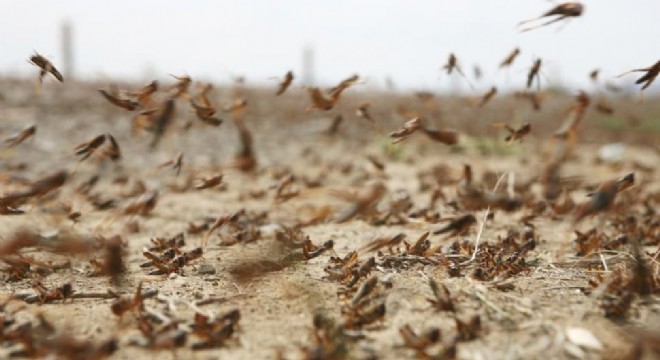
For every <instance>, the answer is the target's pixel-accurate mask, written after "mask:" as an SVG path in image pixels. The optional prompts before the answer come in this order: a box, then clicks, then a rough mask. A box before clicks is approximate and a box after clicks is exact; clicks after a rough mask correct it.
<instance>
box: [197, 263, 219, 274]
mask: <svg viewBox="0 0 660 360" xmlns="http://www.w3.org/2000/svg"><path fill="white" fill-rule="evenodd" d="M197 274H199V275H212V274H215V268H214V267H213V265H209V264H202V265H199V266H198V267H197Z"/></svg>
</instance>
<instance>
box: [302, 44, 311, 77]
mask: <svg viewBox="0 0 660 360" xmlns="http://www.w3.org/2000/svg"><path fill="white" fill-rule="evenodd" d="M301 75H302V76H301V79H302V83H303V84H305V85H314V49H313V48H312V47H311V46H309V45H307V46H305V47H304V48H303V53H302V74H301Z"/></svg>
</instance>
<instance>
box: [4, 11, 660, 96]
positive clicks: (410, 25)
mask: <svg viewBox="0 0 660 360" xmlns="http://www.w3.org/2000/svg"><path fill="white" fill-rule="evenodd" d="M583 3H584V5H585V13H584V14H583V16H582V17H580V18H577V19H573V20H571V21H570V23H568V24H567V25H565V26H563V27H562V25H553V26H550V27H545V28H542V29H539V30H536V31H533V32H529V33H519V32H518V31H517V30H516V29H515V25H516V24H517V23H518V22H519V21H521V20H523V19H526V18H531V17H533V16H536V15H540V14H541V13H543V12H545V11H546V10H548V9H549V8H551V7H552V6H554V4H553V3H552V2H550V1H543V0H436V1H421V0H420V1H418V0H399V1H393V0H392V1H391V0H369V1H367V0H364V1H361V0H332V1H315V0H280V1H257V0H234V1H213V0H205V1H163V0H148V1H143V0H141V1H128V0H112V1H102V0H94V1H80V0H67V1H52V0H48V1H47V0H43V1H37V0H20V1H8V0H0V4H2V6H1V8H2V22H0V54H2V56H0V72H2V73H14V74H21V75H32V74H34V73H35V69H33V68H32V67H31V66H30V65H29V64H27V63H26V58H28V57H29V55H30V54H31V53H32V52H33V50H37V51H39V52H40V53H42V54H43V55H46V56H47V57H49V58H50V59H51V60H52V61H53V62H54V63H55V64H56V65H57V64H61V61H62V54H61V51H60V45H59V40H58V37H59V28H60V24H61V23H62V21H63V20H64V19H69V20H70V21H71V23H72V25H73V27H74V48H75V65H76V67H75V68H76V71H77V75H80V76H81V77H84V78H92V79H104V78H105V77H107V78H113V77H123V78H135V79H137V80H144V76H145V73H146V71H147V69H149V68H151V69H153V72H152V73H151V74H150V76H155V77H157V78H163V77H165V76H167V74H169V73H173V74H183V73H187V74H189V75H191V76H192V77H193V78H204V79H207V80H215V81H228V80H229V79H230V78H231V76H232V75H245V76H246V78H247V80H248V82H262V83H263V82H267V81H268V80H267V79H268V78H269V77H271V76H281V75H283V74H284V73H285V72H286V71H287V70H289V69H292V70H294V72H295V73H297V74H298V73H300V69H301V59H302V49H303V47H304V46H305V45H309V46H311V47H312V48H313V49H314V54H315V70H316V72H315V75H316V79H317V80H318V81H319V82H322V83H334V82H336V81H338V80H339V79H341V78H343V77H346V76H347V75H351V74H352V73H355V72H357V73H359V74H361V75H365V76H368V77H369V79H370V83H371V84H373V85H377V86H382V85H383V84H384V79H385V77H387V76H390V77H391V78H392V79H393V81H394V83H395V84H396V85H397V86H399V87H402V88H423V89H443V88H446V86H448V84H449V83H451V81H449V80H448V79H447V78H446V77H444V76H439V67H440V66H442V64H443V63H444V62H445V61H446V58H447V56H448V54H449V53H450V52H454V53H456V55H457V56H458V58H459V61H460V63H461V64H462V66H463V68H464V69H465V71H466V72H468V73H469V74H470V75H471V74H472V71H471V70H472V65H473V64H479V65H480V66H481V67H482V69H483V70H484V73H485V74H484V75H485V76H484V79H483V80H482V82H481V83H479V87H480V88H486V87H489V86H490V85H499V86H507V85H508V86H520V85H521V84H522V83H523V82H524V77H525V72H526V70H527V68H528V67H529V66H530V65H531V63H532V61H533V60H534V58H535V57H541V58H542V59H543V60H544V64H545V71H544V73H545V75H546V76H547V77H548V79H549V81H562V82H564V83H567V84H569V85H573V86H578V87H587V86H588V79H587V74H588V72H589V71H590V70H592V69H593V68H596V67H599V68H601V69H602V72H601V74H602V76H603V77H604V78H611V77H613V76H614V75H617V74H619V73H621V72H623V71H625V70H628V69H631V68H634V67H645V66H648V65H651V64H652V63H654V62H656V61H657V60H658V59H659V58H660V40H658V39H660V26H659V25H658V24H659V20H658V19H659V17H660V0H630V1H623V0H590V1H584V2H583ZM560 27H561V29H559V30H558V28H560ZM516 46H519V47H520V48H521V49H522V54H521V56H520V57H519V58H518V59H517V61H516V63H515V64H514V68H513V69H512V70H511V71H510V72H508V73H507V72H506V71H500V72H497V71H496V70H497V64H498V63H499V62H500V61H501V60H502V58H503V57H504V56H505V55H506V54H507V53H508V52H509V51H510V50H511V49H512V48H514V47H516ZM65 76H66V74H65ZM633 80H634V77H629V78H625V79H619V82H620V83H623V84H630V83H631V82H632V81H633ZM454 82H456V80H454Z"/></svg>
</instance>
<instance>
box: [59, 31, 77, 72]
mask: <svg viewBox="0 0 660 360" xmlns="http://www.w3.org/2000/svg"><path fill="white" fill-rule="evenodd" d="M60 45H61V46H62V69H63V70H64V77H66V78H73V77H74V68H73V30H72V27H71V23H70V22H69V20H64V21H63V22H62V25H61V27H60Z"/></svg>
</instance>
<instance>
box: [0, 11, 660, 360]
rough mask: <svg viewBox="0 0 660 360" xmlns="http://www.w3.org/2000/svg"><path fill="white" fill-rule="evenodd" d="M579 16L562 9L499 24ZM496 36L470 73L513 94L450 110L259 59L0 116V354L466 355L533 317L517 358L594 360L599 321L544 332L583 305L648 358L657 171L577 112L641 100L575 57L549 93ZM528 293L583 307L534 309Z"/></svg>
mask: <svg viewBox="0 0 660 360" xmlns="http://www.w3.org/2000/svg"><path fill="white" fill-rule="evenodd" d="M583 14H585V7H584V5H582V4H581V3H576V2H570V3H562V4H558V5H556V6H555V7H554V8H552V9H550V10H548V11H546V12H545V13H542V15H541V16H540V17H538V18H535V19H531V20H526V21H523V22H521V23H520V24H519V26H526V25H528V24H530V23H532V22H536V21H544V20H543V19H548V18H551V17H552V19H548V21H547V22H545V23H541V24H538V25H534V26H531V27H526V28H523V29H522V31H523V32H528V31H530V30H533V29H537V28H540V27H543V26H546V25H550V24H553V23H556V22H559V21H565V20H570V19H572V18H577V17H580V16H582V15H583ZM521 36H533V33H532V34H525V35H521ZM507 50H510V49H503V51H502V54H501V55H506V56H503V57H502V58H498V59H495V60H496V61H498V60H499V62H494V63H493V66H492V67H493V69H492V70H494V71H498V70H499V71H502V69H503V71H508V70H509V69H513V71H512V72H511V75H513V76H516V78H515V80H512V81H513V82H515V85H514V87H515V90H514V91H510V92H509V91H507V90H506V89H502V88H500V89H498V87H496V86H492V84H488V85H487V86H486V87H483V88H482V90H481V91H478V92H475V93H476V94H477V95H475V96H456V99H453V100H452V101H453V103H452V102H450V101H449V100H447V101H446V102H445V98H443V97H439V96H436V94H434V93H433V92H429V91H419V92H416V93H414V94H413V95H412V96H410V95H408V94H396V95H387V96H386V98H385V99H382V98H380V97H381V96H382V95H374V94H372V93H370V92H368V91H365V87H364V86H363V85H364V84H366V83H367V82H368V81H369V79H368V78H366V77H365V76H362V75H360V74H351V73H349V74H347V76H345V77H343V78H338V79H336V81H335V82H334V83H333V84H331V86H321V85H309V84H306V85H303V84H301V83H300V82H299V79H298V77H297V76H296V75H295V73H294V71H293V70H288V69H282V71H281V73H279V74H278V76H274V77H273V79H275V80H277V83H272V84H271V85H268V87H267V88H266V89H263V88H261V89H256V88H255V89H253V88H250V87H248V86H246V80H245V78H242V77H236V78H235V79H234V82H233V84H231V85H230V86H226V87H222V86H215V85H214V84H211V83H208V82H206V81H198V79H196V77H195V76H193V75H194V74H191V75H188V74H178V75H171V76H164V77H163V78H162V79H157V80H153V81H150V82H149V83H147V84H145V85H142V86H140V85H130V84H128V85H127V84H115V83H111V82H110V83H108V82H105V83H103V84H102V85H101V86H97V84H94V86H96V87H98V88H91V87H90V86H89V84H84V85H80V84H77V85H75V86H78V87H79V89H83V90H82V91H84V95H82V97H81V99H77V100H76V103H75V104H74V105H73V106H74V108H75V107H77V106H78V105H80V104H86V105H85V106H80V109H74V110H72V111H74V112H76V111H83V112H85V116H87V115H89V116H90V118H91V116H92V115H94V114H95V113H105V114H110V115H108V117H109V118H111V119H112V121H113V123H112V124H110V123H108V122H106V123H102V124H89V123H85V126H82V125H81V126H80V127H79V128H76V130H75V131H69V132H67V135H66V136H61V134H58V131H64V130H58V128H57V126H55V127H54V125H53V122H54V121H51V119H49V121H51V122H50V123H48V124H46V123H45V122H44V121H39V120H38V119H37V121H35V122H22V123H20V126H19V125H16V126H15V127H14V128H12V126H14V125H15V124H14V123H12V122H8V123H7V125H5V124H4V123H3V124H2V125H1V127H0V135H1V136H3V145H2V149H1V150H2V151H1V152H0V159H2V161H3V162H2V163H0V182H1V183H2V185H3V186H2V189H0V221H2V222H0V224H2V227H3V231H2V232H0V276H2V278H3V280H4V283H5V284H6V285H5V286H4V291H3V292H2V293H1V294H0V318H1V319H2V321H1V322H0V339H1V340H2V344H3V346H2V349H0V351H1V352H0V357H12V358H57V359H60V358H61V359H102V358H112V357H114V356H118V357H119V358H123V357H132V356H136V357H138V358H140V357H149V356H161V355H159V353H161V352H164V353H166V354H167V353H172V354H173V356H175V357H180V358H189V357H200V356H201V357H208V356H210V357H216V356H218V354H220V355H222V357H234V356H235V357H245V358H277V359H290V358H292V359H352V358H369V359H378V358H416V359H456V358H483V357H484V354H485V353H483V352H481V353H480V352H479V350H474V349H475V347H476V348H479V347H484V348H488V346H492V347H493V349H499V350H497V351H500V352H498V353H497V354H505V353H504V352H501V350H502V348H501V347H498V346H505V345H502V344H500V343H503V342H502V341H498V339H500V338H499V336H503V334H505V335H506V336H507V339H509V336H510V332H511V331H514V330H512V329H523V330H524V331H525V332H527V331H532V330H530V329H532V328H534V329H536V328H538V327H541V328H542V329H540V330H538V331H537V330H534V331H535V332H534V333H533V334H532V335H529V334H522V335H519V336H528V335H529V336H533V337H534V339H535V340H537V339H536V337H538V338H539V339H542V341H543V343H542V345H543V346H541V347H542V349H541V350H538V349H537V350H535V351H537V352H536V353H534V354H536V355H535V356H538V357H544V356H547V357H549V358H552V357H556V356H561V355H565V354H569V355H570V356H571V357H575V358H593V357H597V355H598V354H600V353H601V352H602V351H603V349H604V343H605V341H604V340H601V339H600V338H599V336H600V335H599V333H598V332H596V331H591V330H589V328H587V327H586V325H584V327H583V326H582V325H580V326H579V327H576V326H573V325H570V326H569V325H565V323H579V324H582V323H581V321H582V320H583V315H584V317H585V318H586V317H587V316H586V315H588V317H590V318H591V319H599V321H608V322H607V324H609V325H607V326H609V327H610V328H613V327H614V328H616V329H619V330H620V328H618V327H617V326H618V325H614V324H615V323H614V322H611V323H610V322H609V319H612V320H616V321H617V323H618V324H622V323H623V324H628V325H627V327H626V331H627V332H629V333H630V334H633V335H634V338H632V339H627V340H626V341H628V343H629V344H630V350H629V353H630V354H631V355H630V357H628V358H636V357H635V356H642V355H644V354H646V355H648V354H650V355H649V356H654V355H659V354H660V350H659V349H658V346H657V344H658V343H659V342H660V332H659V331H660V330H659V329H657V328H653V327H652V326H649V327H643V326H639V324H640V323H643V322H644V320H640V319H642V318H643V319H651V318H653V317H652V316H653V314H652V313H653V311H652V310H651V309H652V307H649V304H656V305H657V300H658V296H660V220H659V216H658V215H659V214H660V188H659V187H658V185H659V183H658V180H657V179H658V176H660V173H659V170H658V167H657V166H655V165H653V164H649V163H648V162H644V161H642V160H640V161H638V160H637V159H635V160H630V161H629V159H628V160H622V159H618V158H617V156H620V155H619V153H618V152H616V151H617V150H616V149H617V148H616V147H614V149H615V150H611V148H607V147H605V148H604V149H605V150H602V151H601V152H603V153H604V154H605V155H601V153H600V152H599V154H598V155H593V154H592V153H593V151H590V149H591V148H592V147H593V144H591V143H588V141H591V142H594V141H593V139H594V136H592V134H594V133H596V134H603V133H605V132H604V130H602V129H599V128H598V126H597V125H596V124H595V120H594V119H598V118H596V116H603V117H605V116H615V115H616V116H621V117H628V118H635V117H636V116H637V117H639V116H641V115H635V112H634V108H633V109H632V110H631V108H632V107H631V106H630V104H627V105H628V106H624V105H620V104H623V103H624V100H620V99H619V100H617V99H616V98H615V97H614V96H611V97H609V98H608V96H610V94H611V93H614V90H612V88H611V86H609V85H607V84H614V80H613V79H609V80H606V81H608V82H607V83H605V85H602V86H601V82H600V81H601V80H600V79H602V78H603V77H604V76H603V75H602V73H601V71H600V70H598V69H597V70H594V71H592V72H591V73H589V74H585V75H588V77H589V78H590V79H591V80H592V82H593V84H594V86H597V87H598V89H597V91H596V92H593V93H589V92H586V91H577V92H575V94H572V95H571V96H558V95H555V94H554V93H552V92H551V91H547V89H546V88H545V87H546V81H542V80H543V78H544V76H545V74H544V64H545V63H544V61H543V59H542V58H541V57H536V56H535V57H534V58H532V57H531V54H526V53H525V49H522V48H520V47H515V48H514V49H512V50H510V51H509V52H508V53H506V51H507ZM525 56H529V57H527V58H526V59H525V58H524V57H525ZM498 57H499V55H498ZM459 58H460V61H459ZM468 60H469V59H467V58H465V57H463V56H461V54H458V53H454V52H451V53H449V54H448V55H447V58H446V61H444V63H443V64H439V66H440V68H439V73H440V78H439V80H438V81H445V77H449V76H457V75H456V74H458V76H460V77H462V78H463V79H464V80H465V81H466V82H467V83H468V84H469V85H470V87H471V88H473V90H474V85H473V82H472V81H474V84H476V83H478V82H481V81H484V78H486V77H485V75H484V74H485V73H487V71H488V68H487V67H485V66H483V67H482V66H477V67H475V68H474V69H475V74H474V77H471V76H470V72H467V73H466V72H465V71H464V69H469V68H464V67H463V66H465V65H466V64H468ZM29 62H30V63H31V64H32V65H34V66H35V67H36V68H37V71H38V76H37V81H36V84H37V88H36V96H38V97H44V98H37V99H38V100H37V101H40V103H39V109H40V110H39V111H40V114H41V112H43V111H45V112H48V111H49V107H52V109H56V108H57V107H58V106H66V107H71V106H72V105H71V104H68V103H67V104H59V103H57V102H59V101H61V102H64V101H69V100H62V98H61V97H52V98H53V99H55V100H52V99H51V100H46V99H45V98H46V97H47V96H48V95H51V94H49V93H50V92H62V93H66V92H69V91H72V89H73V88H72V87H71V86H74V85H70V84H69V83H70V82H69V81H67V82H66V83H64V78H65V77H66V76H67V74H62V73H61V72H60V71H59V70H58V69H57V67H56V64H57V62H56V61H51V60H50V59H48V58H46V57H44V56H42V55H39V54H38V53H34V54H33V55H32V56H31V57H30V58H29ZM637 66H643V65H632V66H631V68H633V70H630V71H628V72H625V73H623V74H622V75H620V76H619V77H622V76H624V75H626V74H628V73H633V72H637V73H641V76H640V77H639V78H637V79H635V84H636V85H640V86H641V90H645V89H647V88H649V87H650V86H651V85H652V84H653V82H654V80H655V79H656V78H657V76H658V74H659V72H660V61H658V62H656V63H655V64H653V65H650V66H647V67H640V68H638V67H637ZM482 69H486V72H483V71H482ZM514 74H515V75H514ZM431 76H433V75H431ZM53 78H54V79H55V80H57V82H56V81H53ZM617 81H622V80H617ZM79 89H76V90H79ZM516 90H517V91H516ZM31 95H32V94H31ZM53 101H55V103H53ZM8 102H9V101H7V103H8ZM0 103H3V104H5V100H4V98H0ZM90 104H91V105H90ZM453 104H459V105H458V106H460V108H461V110H460V111H454V110H451V111H450V110H447V108H448V107H451V106H454V105H453ZM546 104H547V106H546ZM3 106H4V105H3ZM8 106H9V105H8ZM639 106H642V105H639ZM81 109H82V110H81ZM17 113H20V112H17ZM3 116H4V115H3ZM67 116H69V115H68V114H67ZM541 116H544V118H541ZM281 118H286V119H285V120H282V119H281ZM484 119H485V120H484ZM544 119H550V120H548V121H545V120H544ZM269 122H270V123H269ZM317 125H320V126H317ZM37 130H39V131H37ZM283 134H284V135H283ZM301 134H302V135H301ZM606 134H608V136H612V135H611V133H606ZM210 138H212V139H213V141H212V143H208V144H207V143H206V141H207V140H208V139H210ZM232 138H233V141H228V139H232ZM585 139H589V140H588V141H587V140H585ZM617 139H618V138H617ZM621 141H623V140H621ZM228 147H230V148H231V150H232V151H233V155H232V156H231V157H229V158H225V157H224V152H223V151H222V150H224V149H226V148H228ZM201 148H205V149H206V150H204V151H208V152H204V151H202V150H200V149H201ZM44 149H46V150H44ZM292 149H293V150H292ZM656 150H657V153H656V154H649V155H648V157H649V158H652V159H656V163H657V161H658V160H657V159H658V158H660V148H656ZM39 151H41V153H39ZM608 151H609V152H612V151H614V152H615V155H610V154H609V152H608ZM649 152H652V151H649ZM35 153H39V154H41V155H38V156H35V155H34V154H35ZM209 153H210V154H211V155H208V154H209ZM498 154H504V155H505V156H502V157H497V156H496V155H498ZM626 156H628V155H626ZM653 156H655V157H653ZM629 157H630V156H629ZM484 159H494V160H493V162H492V164H484ZM500 160H501V163H500V162H499V161H500ZM136 164H139V165H136ZM503 164H504V165H503ZM492 169H497V170H492ZM589 169H596V170H594V171H591V170H589ZM5 220H6V221H5ZM576 274H577V275H576ZM556 279H561V281H562V282H561V285H557V284H559V283H558V282H557V281H556ZM566 289H568V291H565V290H566ZM549 290H556V292H555V293H553V292H552V291H549ZM562 291H563V292H562ZM545 299H551V300H550V301H552V302H555V303H559V302H562V303H563V301H566V304H569V303H570V305H571V306H573V305H575V306H576V307H577V306H578V305H576V304H581V305H584V307H585V308H586V310H584V314H581V316H580V317H579V318H573V317H571V318H567V317H561V316H568V315H566V314H563V315H562V314H550V315H548V313H547V308H546V307H547V306H552V305H548V304H545V303H543V301H545ZM537 302H539V303H538V304H537ZM585 304H586V305H585ZM53 309H65V310H62V313H58V311H60V310H55V311H53ZM71 309H75V310H71ZM90 309H93V314H92V313H90V312H89V311H90ZM551 309H554V308H551ZM559 310H561V309H559ZM69 311H73V312H75V314H73V313H71V314H72V315H68V314H69V313H68V312H69ZM649 313H651V314H649ZM62 314H65V315H62ZM81 314H89V316H90V318H93V322H94V324H88V323H85V322H84V321H85V320H88V319H83V320H81V316H87V315H81ZM553 316H560V320H559V321H560V322H553V321H556V319H554V318H553ZM63 318H65V319H64V320H65V321H63ZM656 319H657V314H656ZM88 321H89V320H88ZM537 323H538V324H545V325H537ZM529 324H532V325H529ZM547 324H549V325H548V326H546V325H547ZM559 324H561V325H559ZM566 326H568V327H566ZM565 327H566V328H565ZM515 331H518V330H515ZM92 333H93V334H94V336H91V335H90V334H92ZM264 334H265V335H264ZM516 336H518V335H516ZM511 341H513V340H511ZM539 341H540V340H539ZM529 342H530V343H531V342H532V341H531V340H530V341H529ZM493 343H496V344H495V345H493ZM534 343H536V342H534ZM520 346H523V345H520ZM524 346H527V345H524ZM539 346H540V345H539ZM539 349H540V348H539ZM475 351H476V352H475ZM507 351H509V352H508V353H507V354H508V355H510V357H521V355H520V354H517V355H514V351H516V350H511V349H508V350H507ZM530 351H532V350H530ZM152 353H155V354H152ZM197 353H199V355H196V354H197ZM541 354H543V355H541ZM498 356H499V355H498ZM502 356H504V355H502Z"/></svg>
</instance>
